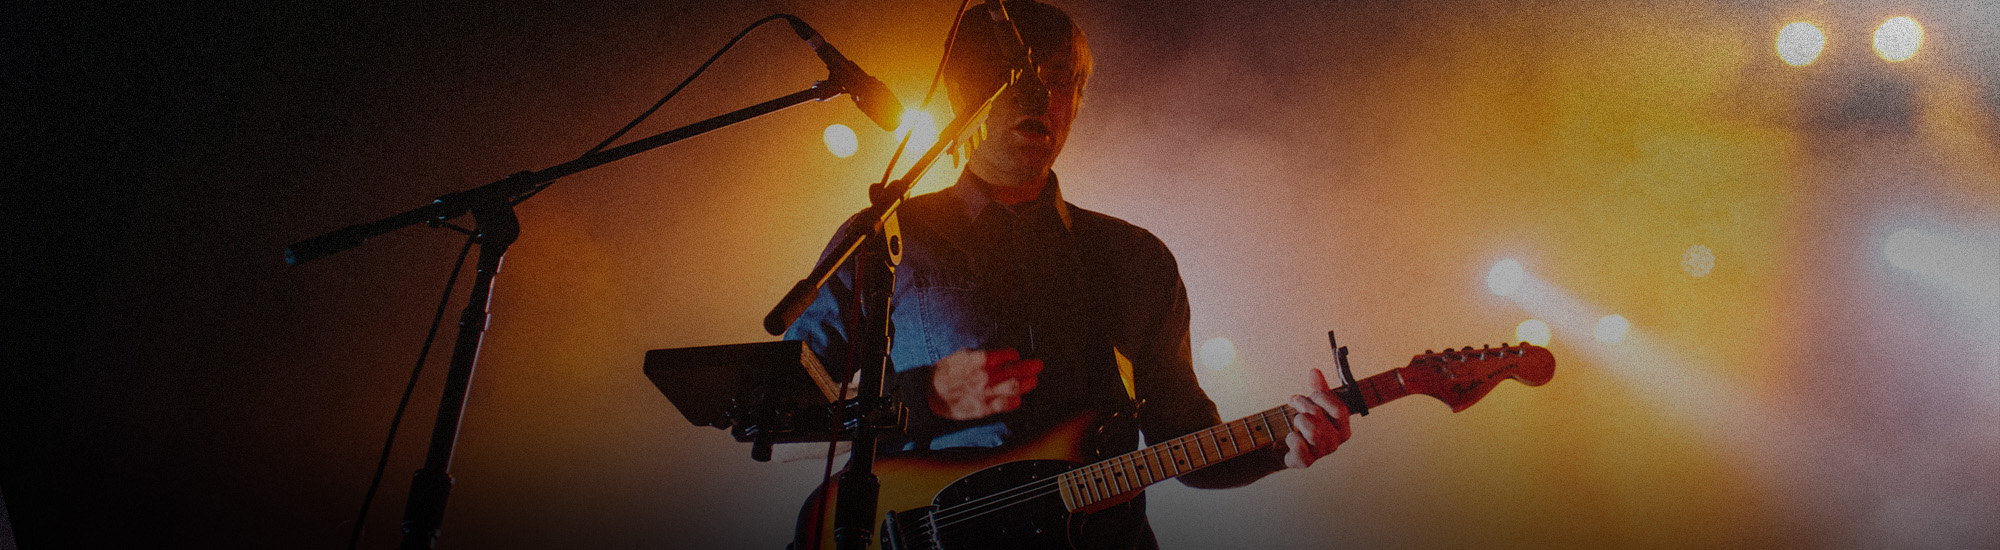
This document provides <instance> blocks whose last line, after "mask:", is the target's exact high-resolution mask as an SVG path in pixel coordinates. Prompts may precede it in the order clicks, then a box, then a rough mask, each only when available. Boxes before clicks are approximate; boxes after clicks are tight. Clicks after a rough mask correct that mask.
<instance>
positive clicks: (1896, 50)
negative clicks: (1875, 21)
mask: <svg viewBox="0 0 2000 550" xmlns="http://www.w3.org/2000/svg"><path fill="white" fill-rule="evenodd" d="M1923 45H1924V26H1923V25H1918V24H1917V20H1915V19H1911V18H1909V17H1908V16H1903V17H1892V18H1890V19H1889V20H1888V21H1883V22H1882V26H1880V27H1876V28H1875V55H1879V56H1882V59H1884V60H1888V61H1890V62H1896V61H1906V60H1908V59H1910V58H1911V57H1915V56H1916V55H1917V48H1919V47H1922V46H1923Z"/></svg>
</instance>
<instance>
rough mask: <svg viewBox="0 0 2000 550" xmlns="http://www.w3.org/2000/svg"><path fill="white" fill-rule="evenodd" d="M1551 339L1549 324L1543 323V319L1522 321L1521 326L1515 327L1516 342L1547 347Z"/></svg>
mask: <svg viewBox="0 0 2000 550" xmlns="http://www.w3.org/2000/svg"><path fill="white" fill-rule="evenodd" d="M1549 337H1550V334H1549V324H1548V323H1544V322H1542V320H1541V319H1529V320H1526V321H1521V324H1520V325H1517V326H1515V327H1514V339H1515V340H1520V341H1522V342H1527V343H1530V344H1534V345H1537V346H1546V345H1549Z"/></svg>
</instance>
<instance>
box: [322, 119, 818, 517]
mask: <svg viewBox="0 0 2000 550" xmlns="http://www.w3.org/2000/svg"><path fill="white" fill-rule="evenodd" d="M847 92H848V89H847V86H845V85H842V84H840V83H837V82H834V81H833V80H832V79H829V80H824V81H819V82H815V83H813V85H812V87H811V88H807V89H805V90H802V91H799V92H795V93H792V94H790V95H786V96H784V97H780V98H777V99H773V100H770V101H766V102H763V103H759V104H756V105H752V106H749V107H745V108H742V109H738V110H735V111H731V112H729V113H725V114H722V115H719V116H716V117H713V118H710V119H708V120H703V121H700V122H696V123H693V124H689V125H687V126H683V127H680V128H676V129H673V130H668V131H666V132H661V133H659V134H656V135H653V136H651V137H647V138H645V139H640V140H637V141H633V142H631V143H627V144H625V145H620V146H618V147H613V148H610V149H605V150H603V151H599V152H596V153H592V154H589V155H584V156H582V157H579V158H577V159H576V160H572V161H569V162H565V163H562V164H558V165H555V166H552V167H549V168H547V169H544V170H542V171H539V172H521V173H518V174H514V175H511V176H507V177H506V178H503V179H501V180H500V181H496V182H492V183H488V184H486V185H482V186H479V187H475V188H472V189H468V190H465V191H459V192H456V193H450V194H446V195H444V196H441V197H438V198H437V199H436V200H433V201H431V203H430V204H427V205H424V206H422V207H418V208H415V209H411V210H409V211H406V212H403V213H401V214H396V215H394V216H389V217H387V218H382V219H380V220H376V221H372V222H368V223H363V224H356V225H351V226H348V227H345V228H342V229H340V230H337V231H333V232H331V233H327V234H324V235H320V236H317V237H313V238H310V239H306V240H303V241H299V242H296V243H293V244H292V245H291V246H287V247H285V262H286V263H289V264H292V265H298V264H302V263H305V262H308V261H312V260H314V259H317V258H321V257H324V256H327V255H331V254H335V253H338V252H341V251H344V250H347V249H350V248H354V247H357V246H360V245H361V243H362V242H363V241H366V240H367V239H368V238H370V237H374V236H377V235H381V234H384V233H388V232H390V231H394V230H397V229H401V228H404V227H408V226H412V225H416V224H419V223H421V224H425V225H428V226H431V227H439V226H444V227H450V228H452V229H457V230H459V231H465V230H464V229H460V228H458V227H456V226H452V225H450V224H448V223H446V221H447V220H450V219H452V218H456V217H459V216H462V215H465V214H471V215H472V219H473V222H474V226H473V229H472V230H471V231H469V232H470V233H472V234H473V238H474V239H475V240H476V241H477V242H478V243H479V263H478V270H477V275H476V276H475V278H474V279H473V284H472V295H471V297H470V298H469V299H467V301H466V304H465V310H464V312H463V313H462V314H461V315H460V316H459V321H458V340H457V343H456V345H455V346H454V347H453V348H452V352H451V365H450V368H449V370H448V371H447V373H446V374H445V388H444V398H443V399H442V400H441V401H440V402H439V403H438V414H437V422H436V424H435V425H433V427H432V431H431V444H430V451H429V454H427V455H425V458H424V467H423V468H422V469H420V470H417V472H416V476H415V479H413V480H412V481H411V484H410V495H409V501H408V504H407V505H406V507H405V508H404V513H403V541H402V545H401V546H400V548H402V549H404V550H418V549H426V548H431V547H432V546H433V545H434V544H435V543H436V542H437V537H438V530H439V528H440V527H441V526H442V525H443V522H444V510H445V502H446V500H447V499H448V498H449V497H450V495H451V486H452V478H451V474H450V468H451V458H452V452H453V450H454V448H455V447H456V446H457V444H458V429H459V421H460V419H461V417H462V416H463V414H464V412H465V398H466V395H467V394H468V393H469V392H470V391H471V388H472V373H473V367H474V364H475V363H476V362H477V361H478V357H479V344H480V342H481V340H482V339H483V338H484V336H485V334H486V327H487V323H488V315H487V309H486V308H487V305H488V302H489V301H490V300H491V299H492V296H493V277H494V275H495V274H496V273H498V272H499V271H500V263H501V258H502V257H503V256H505V255H506V254H507V247H508V246H509V245H511V244H513V243H514V240H515V239H516V238H517V237H519V236H520V222H519V220H518V219H517V218H516V217H515V215H514V205H516V204H519V203H520V202H521V201H525V200H527V198H528V197H529V196H532V195H534V194H535V193H537V192H540V191H541V190H542V189H546V188H548V187H549V186H551V185H553V184H554V183H555V180H556V179H558V178H561V177H563V176H567V175H570V174H574V173H577V172H581V171H584V170H588V169H590V168H595V167H597V166H601V165H604V164H608V163H611V162H614V161H617V160H620V159H624V158H625V157H629V156H632V155H636V154H639V153H642V152H645V151H648V150H652V149H655V148H658V147H661V146H664V145H667V144H669V143H674V142H677V141H680V140H683V139H687V138H690V137H694V136H697V135H701V134H704V133H707V132H709V131H711V130H715V129H718V128H722V127H724V126H729V125H731V124H735V123H738V122H742V121H745V120H749V119H752V118H756V117H758V116H762V115H765V114H769V113H771V112H775V111H777V110H779V109H784V108H786V107H790V106H793V105H797V104H800V103H804V102H806V101H807V100H817V101H825V100H827V99H830V98H832V97H834V96H837V95H840V94H843V93H847Z"/></svg>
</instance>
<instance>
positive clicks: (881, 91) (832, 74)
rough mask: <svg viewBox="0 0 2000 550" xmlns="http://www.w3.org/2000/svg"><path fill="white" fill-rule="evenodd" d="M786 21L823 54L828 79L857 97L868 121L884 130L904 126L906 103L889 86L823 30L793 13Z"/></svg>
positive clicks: (814, 49) (858, 105) (858, 104)
mask: <svg viewBox="0 0 2000 550" xmlns="http://www.w3.org/2000/svg"><path fill="white" fill-rule="evenodd" d="M785 20H786V21H788V22H790V23H791V24H792V31H793V32H797V33H799V38H801V39H803V40H805V41H806V45H807V46H812V49H813V53H817V54H819V59H820V61H824V62H826V72H827V74H828V76H827V80H830V81H832V82H833V83H834V85H836V86H840V87H841V88H845V89H846V90H847V95H849V96H852V97H853V98H854V105H855V106H856V107H860V108H861V114H864V115H868V120H873V121H875V125H876V126H881V127H882V129H883V130H887V131H891V132H894V131H896V128H897V127H898V126H901V125H902V121H903V102H901V101H897V100H896V95H895V94H892V93H889V87H888V86H884V85H882V81H880V80H876V79H875V77H872V76H868V73H867V72H864V71H862V70H861V67H860V66H858V65H855V64H854V62H853V61H848V60H847V56H845V55H841V54H840V50H839V49H836V48H834V47H833V44H828V43H826V38H823V37H821V36H820V35H819V31H816V30H813V28H812V25H807V24H806V22H805V20H803V19H799V18H797V17H790V16H787V17H786V18H785Z"/></svg>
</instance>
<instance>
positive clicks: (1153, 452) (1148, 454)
mask: <svg viewBox="0 0 2000 550" xmlns="http://www.w3.org/2000/svg"><path fill="white" fill-rule="evenodd" d="M1355 390H1356V392H1358V393H1359V394H1360V395H1361V399H1362V401H1363V402H1364V403H1367V404H1368V406H1369V407H1371V408H1372V407H1375V406H1376V405H1380V404H1382V403H1387V402H1389V401H1394V400H1396V399H1397V398H1400V397H1403V396H1406V395H1409V392H1408V390H1406V389H1405V388H1404V387H1403V383H1402V380H1401V379H1400V378H1399V377H1398V375H1397V374H1396V371H1393V370H1392V371H1389V372H1385V373H1382V374H1378V375H1375V376H1371V377H1368V378H1367V379H1365V380H1360V381H1357V382H1356V383H1355ZM1297 414H1298V411H1297V410H1294V409H1293V408H1292V407H1291V406H1290V405H1281V406H1279V407H1276V408H1273V409H1269V410H1266V411H1264V412H1260V413H1257V414H1253V415H1250V416H1246V417H1243V418H1240V419H1237V420H1233V421H1229V422H1225V423H1222V424H1220V425H1216V426H1210V427H1208V428H1204V429H1201V430H1197V431H1195V432H1194V433H1190V434H1187V435H1184V436H1180V437H1176V438H1174V439H1171V440H1168V441H1166V442H1164V443H1160V444H1157V445H1152V446H1149V447H1146V448H1144V449H1139V450H1137V451H1133V452H1130V453H1126V454H1123V455H1119V456H1117V457H1114V458H1112V459H1110V460H1105V461H1101V462H1097V463H1094V464H1091V465H1088V466H1083V467H1080V468H1077V469H1074V470H1070V471H1068V472H1063V473H1062V474H1061V475H1060V476H1058V477H1057V486H1058V487H1059V488H1060V490H1061V493H1062V499H1063V505H1064V506H1065V507H1067V508H1068V509H1069V510H1070V511H1072V512H1074V511H1077V510H1081V509H1085V508H1089V507H1091V506H1093V505H1096V504H1098V503H1102V502H1106V501H1114V500H1119V499H1122V498H1124V497H1126V496H1128V495H1131V494H1133V493H1137V492H1139V491H1141V490H1143V489H1145V488H1146V487H1147V486H1149V485H1152V484H1154V483H1159V482H1161V481H1166V480H1169V479H1173V478H1174V477H1176V476H1179V475H1181V474H1185V473H1188V472H1192V471H1195V470H1199V469H1202V468H1206V467H1208V466H1211V465H1214V464H1216V463H1218V462H1222V461H1225V460H1229V459H1231V458H1236V457H1238V456H1242V455H1244V454H1246V453H1249V452H1251V451H1255V450H1257V449H1262V448H1264V447H1268V446H1270V445H1271V444H1272V443H1276V442H1279V441H1283V440H1284V439H1285V436H1287V435H1290V434H1291V433H1292V425H1291V418H1292V417H1293V416H1294V415H1297Z"/></svg>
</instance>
